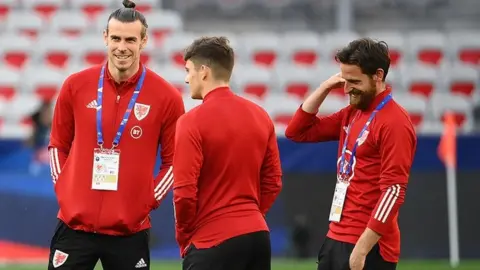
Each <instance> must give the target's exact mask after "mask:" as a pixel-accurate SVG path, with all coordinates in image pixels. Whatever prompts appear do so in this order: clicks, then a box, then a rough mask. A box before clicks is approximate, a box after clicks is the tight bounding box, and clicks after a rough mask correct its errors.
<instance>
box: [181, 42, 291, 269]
mask: <svg viewBox="0 0 480 270" xmlns="http://www.w3.org/2000/svg"><path fill="white" fill-rule="evenodd" d="M184 59H185V61H186V65H185V68H186V71H187V76H186V78H185V81H186V82H187V83H188V84H189V85H190V91H191V95H192V98H193V99H203V103H202V104H200V105H199V106H197V107H196V108H194V109H192V110H191V111H189V112H187V113H186V114H184V115H183V116H182V117H180V119H179V120H178V123H177V130H176V136H175V155H174V159H173V168H174V169H173V172H174V174H175V179H174V183H173V197H174V206H175V216H176V237H177V241H178V244H179V246H180V251H181V255H182V257H185V259H184V261H183V269H189V270H203V269H208V270H217V269H218V270H237V269H238V270H247V269H248V270H256V269H258V270H268V269H270V260H271V247H270V234H269V229H268V226H267V223H266V221H265V215H266V214H267V212H268V210H269V209H270V207H271V206H272V204H273V202H274V201H275V199H276V197H277V195H278V194H279V193H280V189H281V185H282V182H281V175H282V172H281V166H280V157H279V153H278V145H277V139H276V135H275V130H274V126H273V122H272V120H271V119H270V117H269V116H268V114H267V113H266V112H265V110H264V109H262V108H261V107H259V106H257V105H256V104H254V103H252V102H250V101H248V100H246V99H244V98H241V97H239V96H237V95H235V94H234V93H233V92H232V91H231V90H230V88H229V86H228V84H229V80H230V76H231V74H232V69H233V65H234V53H233V49H232V48H231V47H230V46H229V44H228V40H227V39H226V38H224V37H205V38H200V39H197V40H195V41H194V42H193V43H192V44H191V45H190V46H189V47H188V48H187V50H186V53H185V56H184Z"/></svg>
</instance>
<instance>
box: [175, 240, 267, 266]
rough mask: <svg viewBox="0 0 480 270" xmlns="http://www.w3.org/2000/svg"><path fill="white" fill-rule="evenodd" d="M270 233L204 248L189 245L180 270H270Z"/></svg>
mask: <svg viewBox="0 0 480 270" xmlns="http://www.w3.org/2000/svg"><path fill="white" fill-rule="evenodd" d="M270 264H271V246H270V233H269V232H266V231H261V232H254V233H249V234H244V235H240V236H237V237H234V238H231V239H228V240H227V241H225V242H223V243H221V244H220V245H218V246H216V247H212V248H207V249H197V248H196V247H195V246H194V245H190V247H189V249H188V250H187V254H186V255H185V259H184V260H183V270H270V269H271V266H270Z"/></svg>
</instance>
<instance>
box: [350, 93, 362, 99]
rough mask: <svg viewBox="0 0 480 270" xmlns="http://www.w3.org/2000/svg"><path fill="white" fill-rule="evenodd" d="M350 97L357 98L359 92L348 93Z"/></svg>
mask: <svg viewBox="0 0 480 270" xmlns="http://www.w3.org/2000/svg"><path fill="white" fill-rule="evenodd" d="M350 97H353V98H358V97H360V94H358V93H350Z"/></svg>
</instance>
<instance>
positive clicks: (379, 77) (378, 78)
mask: <svg viewBox="0 0 480 270" xmlns="http://www.w3.org/2000/svg"><path fill="white" fill-rule="evenodd" d="M384 76H385V71H384V70H383V69H381V68H379V69H377V71H376V72H375V75H373V80H375V81H378V82H381V81H383V78H384Z"/></svg>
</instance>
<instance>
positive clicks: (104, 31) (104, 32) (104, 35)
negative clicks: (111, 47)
mask: <svg viewBox="0 0 480 270" xmlns="http://www.w3.org/2000/svg"><path fill="white" fill-rule="evenodd" d="M103 42H104V43H105V46H108V33H107V30H106V29H105V30H103Z"/></svg>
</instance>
